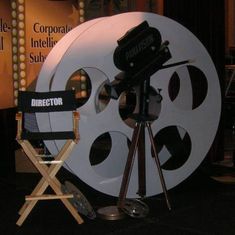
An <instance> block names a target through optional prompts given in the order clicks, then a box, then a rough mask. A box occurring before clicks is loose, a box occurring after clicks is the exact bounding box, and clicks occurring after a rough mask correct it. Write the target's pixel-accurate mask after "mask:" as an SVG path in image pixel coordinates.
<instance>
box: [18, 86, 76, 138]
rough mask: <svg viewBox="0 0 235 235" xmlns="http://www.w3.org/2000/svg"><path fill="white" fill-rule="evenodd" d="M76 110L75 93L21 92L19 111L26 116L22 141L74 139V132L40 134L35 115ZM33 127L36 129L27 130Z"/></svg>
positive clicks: (71, 91)
mask: <svg viewBox="0 0 235 235" xmlns="http://www.w3.org/2000/svg"><path fill="white" fill-rule="evenodd" d="M74 110H76V99H75V92H74V91H73V90H69V91H53V92H31V91H19V95H18V111H19V112H22V113H23V114H24V117H23V124H22V125H23V126H22V133H21V139H30V140H58V139H74V138H75V135H74V131H63V132H59V131H58V132H39V130H38V128H37V123H35V122H36V117H35V114H36V113H39V112H41V113H42V112H45V113H50V112H63V111H74ZM27 124H28V126H31V127H32V126H33V127H34V128H27Z"/></svg>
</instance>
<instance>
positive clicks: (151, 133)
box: [146, 122, 171, 210]
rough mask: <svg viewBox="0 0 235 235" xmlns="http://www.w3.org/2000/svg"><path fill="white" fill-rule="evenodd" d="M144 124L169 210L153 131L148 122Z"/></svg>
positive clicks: (169, 207)
mask: <svg viewBox="0 0 235 235" xmlns="http://www.w3.org/2000/svg"><path fill="white" fill-rule="evenodd" d="M146 126H147V128H148V132H149V138H150V141H151V145H152V148H153V153H154V156H153V158H154V160H155V162H156V165H157V168H158V174H159V177H160V181H161V185H162V189H163V192H164V195H165V198H166V204H167V207H168V209H169V210H171V205H170V201H169V198H168V193H167V189H166V184H165V180H164V177H163V174H162V169H161V165H160V161H159V158H158V154H157V150H156V146H155V143H154V138H153V132H152V129H151V126H150V123H149V122H147V123H146Z"/></svg>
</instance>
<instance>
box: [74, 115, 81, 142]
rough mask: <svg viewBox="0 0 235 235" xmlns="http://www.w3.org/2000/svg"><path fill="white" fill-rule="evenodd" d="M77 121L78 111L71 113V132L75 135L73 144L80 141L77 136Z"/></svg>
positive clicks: (78, 117)
mask: <svg viewBox="0 0 235 235" xmlns="http://www.w3.org/2000/svg"><path fill="white" fill-rule="evenodd" d="M79 119H80V114H79V112H78V111H73V132H74V134H75V142H76V143H78V141H79V139H80V135H79Z"/></svg>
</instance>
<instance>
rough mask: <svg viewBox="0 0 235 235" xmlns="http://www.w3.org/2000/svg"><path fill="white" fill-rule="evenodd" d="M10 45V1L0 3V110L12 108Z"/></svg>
mask: <svg viewBox="0 0 235 235" xmlns="http://www.w3.org/2000/svg"><path fill="white" fill-rule="evenodd" d="M11 45H12V44H11V1H10V0H6V1H0V109H5V108H9V107H13V106H14V102H13V80H12V47H11Z"/></svg>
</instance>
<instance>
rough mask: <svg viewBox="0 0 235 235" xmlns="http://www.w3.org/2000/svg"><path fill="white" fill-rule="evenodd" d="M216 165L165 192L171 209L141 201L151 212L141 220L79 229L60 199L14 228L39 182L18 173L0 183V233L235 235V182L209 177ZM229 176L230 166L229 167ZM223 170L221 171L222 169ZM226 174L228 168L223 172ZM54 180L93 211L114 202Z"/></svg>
mask: <svg viewBox="0 0 235 235" xmlns="http://www.w3.org/2000/svg"><path fill="white" fill-rule="evenodd" d="M218 168H219V167H218V166H217V167H213V168H206V169H205V168H203V167H200V168H199V169H197V170H196V171H195V172H194V173H193V174H192V175H191V176H190V177H189V178H188V179H186V180H185V181H184V182H183V183H181V184H180V185H178V186H177V187H175V188H173V189H171V190H169V196H170V199H171V204H172V210H171V211H169V210H168V209H167V206H166V203H165V199H164V196H163V195H157V196H154V197H150V198H147V199H145V200H144V202H145V203H146V204H147V205H148V206H149V209H150V212H149V214H148V216H147V217H145V218H141V219H140V218H138V219H137V218H131V217H129V216H126V217H125V218H124V219H122V220H116V221H108V220H102V219H100V218H96V219H94V220H91V219H88V218H86V217H85V216H83V215H82V217H83V219H84V221H85V222H84V224H82V225H78V224H77V223H76V221H75V220H74V219H73V217H72V216H71V214H70V213H69V212H68V211H67V209H66V208H65V207H64V205H63V204H62V203H61V202H60V201H57V200H56V201H55V200H53V201H40V202H39V203H38V204H37V205H36V206H35V208H34V209H33V211H32V212H31V214H30V215H29V216H28V218H27V219H26V220H25V222H24V224H23V225H22V226H21V227H18V226H16V225H15V223H16V220H17V218H18V213H17V211H18V210H19V208H20V207H21V205H22V204H23V202H24V196H25V194H30V193H31V191H32V189H33V188H34V186H35V184H37V182H38V180H39V179H40V175H39V174H35V173H17V174H16V177H15V178H14V179H12V178H9V179H7V178H4V179H1V180H0V185H1V200H0V211H1V214H0V231H1V234H3V235H11V234H19V235H47V234H50V235H62V234H64V235H73V234H79V235H93V234H94V235H95V234H103V235H126V234H128V235H132V234H134V235H139V234H146V235H158V234H159V235H168V234H169V235H177V234H180V235H184V234H185V235H186V234H187V235H233V234H235V184H231V183H230V184H226V183H221V182H218V181H216V180H214V179H212V178H211V177H210V176H211V175H214V176H218V174H219V173H218V172H221V169H218ZM229 169H230V171H231V172H232V171H233V172H234V168H229ZM222 170H223V169H222ZM225 170H227V168H226V169H225ZM58 177H59V178H60V179H61V181H62V182H63V181H64V180H68V181H70V182H72V183H73V184H75V185H76V186H77V187H78V188H79V189H80V190H81V191H82V192H83V194H84V195H85V196H86V197H87V199H88V201H89V202H90V203H91V205H92V206H93V208H94V209H95V210H97V209H99V208H101V207H103V206H109V205H114V204H116V200H117V199H116V198H113V197H109V196H107V195H103V194H101V193H98V192H96V191H95V190H94V189H91V188H90V187H89V186H87V185H85V184H84V183H82V182H81V181H79V179H77V178H76V177H75V176H74V175H72V174H70V173H69V172H67V171H66V170H64V169H63V170H62V171H61V172H60V173H59V175H58Z"/></svg>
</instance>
